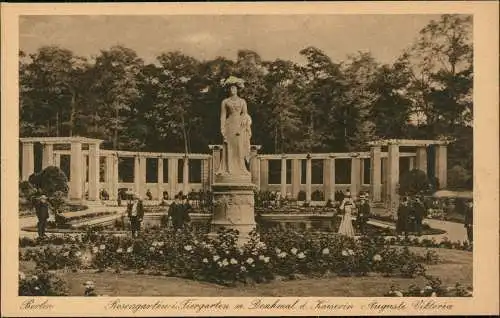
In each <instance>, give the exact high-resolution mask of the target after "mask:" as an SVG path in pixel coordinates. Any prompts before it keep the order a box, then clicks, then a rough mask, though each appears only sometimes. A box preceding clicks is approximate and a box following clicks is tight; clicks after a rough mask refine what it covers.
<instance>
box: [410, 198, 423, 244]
mask: <svg viewBox="0 0 500 318" xmlns="http://www.w3.org/2000/svg"><path fill="white" fill-rule="evenodd" d="M412 210H413V217H414V222H415V232H417V235H419V236H420V235H422V221H423V219H424V216H425V206H424V202H423V201H422V199H421V198H420V197H419V196H417V197H415V201H414V202H413V206H412Z"/></svg>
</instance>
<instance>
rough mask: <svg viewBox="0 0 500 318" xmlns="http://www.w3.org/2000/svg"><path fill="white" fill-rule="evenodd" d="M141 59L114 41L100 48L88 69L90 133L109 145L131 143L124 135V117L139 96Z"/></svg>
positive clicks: (132, 143)
mask: <svg viewBox="0 0 500 318" xmlns="http://www.w3.org/2000/svg"><path fill="white" fill-rule="evenodd" d="M143 64H144V63H143V60H142V59H141V58H139V57H138V56H137V53H136V52H135V51H134V50H132V49H129V48H126V47H123V46H120V45H117V46H113V47H111V48H110V49H109V50H102V51H101V52H100V54H99V55H98V56H97V57H96V59H95V66H94V68H93V69H92V72H91V74H92V76H93V77H94V85H93V87H92V93H93V94H94V95H95V96H97V103H96V105H95V106H96V107H95V108H94V109H93V114H94V125H93V126H94V134H95V135H97V136H99V137H100V138H105V139H107V140H108V141H109V140H110V139H111V140H110V141H111V143H112V147H113V149H122V148H130V147H134V146H135V143H136V141H135V140H133V139H132V138H130V136H127V135H126V125H125V123H126V121H127V118H129V117H130V115H131V112H132V109H133V105H134V104H135V103H136V102H137V100H138V98H139V90H138V81H139V79H138V76H139V73H140V72H141V70H142V67H143Z"/></svg>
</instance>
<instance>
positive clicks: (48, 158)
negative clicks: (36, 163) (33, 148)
mask: <svg viewBox="0 0 500 318" xmlns="http://www.w3.org/2000/svg"><path fill="white" fill-rule="evenodd" d="M53 165H54V145H53V144H43V152H42V169H45V168H47V167H48V166H53Z"/></svg>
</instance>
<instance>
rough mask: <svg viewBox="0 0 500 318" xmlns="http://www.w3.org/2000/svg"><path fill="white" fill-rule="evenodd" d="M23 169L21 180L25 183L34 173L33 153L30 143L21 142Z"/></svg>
mask: <svg viewBox="0 0 500 318" xmlns="http://www.w3.org/2000/svg"><path fill="white" fill-rule="evenodd" d="M22 146H23V167H22V179H23V181H27V180H28V179H29V177H30V176H31V175H32V174H33V173H34V172H35V153H34V147H33V143H32V142H23V143H22Z"/></svg>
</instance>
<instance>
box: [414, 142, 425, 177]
mask: <svg viewBox="0 0 500 318" xmlns="http://www.w3.org/2000/svg"><path fill="white" fill-rule="evenodd" d="M415 163H416V165H417V169H419V170H422V171H423V172H425V174H427V146H420V147H417V153H416V157H415Z"/></svg>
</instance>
